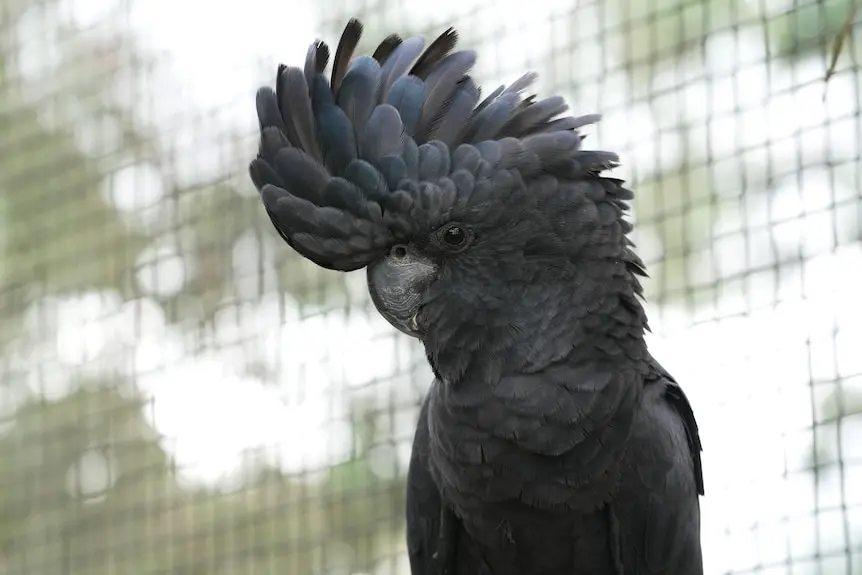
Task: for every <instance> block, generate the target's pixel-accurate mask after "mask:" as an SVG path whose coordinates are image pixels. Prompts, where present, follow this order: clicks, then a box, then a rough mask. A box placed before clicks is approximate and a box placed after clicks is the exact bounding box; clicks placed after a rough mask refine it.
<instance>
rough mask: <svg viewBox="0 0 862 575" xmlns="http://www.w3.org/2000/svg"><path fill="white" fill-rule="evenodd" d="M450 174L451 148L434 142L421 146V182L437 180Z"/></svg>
mask: <svg viewBox="0 0 862 575" xmlns="http://www.w3.org/2000/svg"><path fill="white" fill-rule="evenodd" d="M448 173H449V148H447V147H446V144H444V143H443V142H438V141H432V142H428V143H427V144H422V145H421V146H419V181H422V182H424V181H428V180H431V181H433V180H437V179H439V178H442V177H443V176H445V175H447V174H448Z"/></svg>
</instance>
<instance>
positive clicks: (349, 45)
mask: <svg viewBox="0 0 862 575" xmlns="http://www.w3.org/2000/svg"><path fill="white" fill-rule="evenodd" d="M361 38H362V23H361V22H360V21H359V20H357V19H356V18H351V19H350V21H349V22H347V26H345V27H344V32H342V34H341V39H340V40H339V41H338V48H336V49H335V61H334V62H333V64H332V80H331V81H330V82H329V84H330V86H332V93H333V94H335V95H336V96H338V90H339V88H341V82H342V80H344V75H345V74H347V67H348V66H349V65H350V60H351V59H352V58H353V52H355V51H356V46H357V45H358V44H359V40H360V39H361Z"/></svg>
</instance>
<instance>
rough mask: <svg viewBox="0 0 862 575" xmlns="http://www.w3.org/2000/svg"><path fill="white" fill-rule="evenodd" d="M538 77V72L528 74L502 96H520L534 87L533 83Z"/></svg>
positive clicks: (509, 87)
mask: <svg viewBox="0 0 862 575" xmlns="http://www.w3.org/2000/svg"><path fill="white" fill-rule="evenodd" d="M538 77H539V75H538V74H537V73H536V72H527V73H525V74H524V75H522V76H521V77H520V78H518V79H517V80H515V81H514V82H512V83H511V84H509V86H508V87H506V88H505V89H504V90H503V92H502V94H520V93H521V92H523V91H524V90H526V89H527V88H529V87H530V86H532V84H533V82H535V81H536V79H537V78H538Z"/></svg>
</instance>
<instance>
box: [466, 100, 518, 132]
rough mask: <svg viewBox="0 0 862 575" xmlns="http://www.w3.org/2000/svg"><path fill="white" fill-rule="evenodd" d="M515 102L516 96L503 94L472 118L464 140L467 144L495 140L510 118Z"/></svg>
mask: <svg viewBox="0 0 862 575" xmlns="http://www.w3.org/2000/svg"><path fill="white" fill-rule="evenodd" d="M517 102H518V96H517V94H504V95H501V96H500V97H499V98H497V99H495V100H494V101H493V102H491V103H490V104H489V105H488V107H487V108H485V109H484V110H482V111H481V112H480V113H479V114H477V115H475V116H474V117H473V120H472V122H471V123H470V127H469V128H468V129H467V132H466V133H465V136H464V139H465V140H466V141H468V142H481V141H483V140H491V139H493V138H495V137H496V136H497V134H498V133H499V131H500V128H502V127H503V126H504V125H505V123H506V122H507V121H508V120H509V118H510V117H511V115H512V112H513V110H514V109H515V105H516V104H517Z"/></svg>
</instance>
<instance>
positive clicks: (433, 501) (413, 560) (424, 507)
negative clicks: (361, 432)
mask: <svg viewBox="0 0 862 575" xmlns="http://www.w3.org/2000/svg"><path fill="white" fill-rule="evenodd" d="M427 417H428V399H427V398H426V399H425V401H424V402H423V403H422V409H421V410H420V412H419V423H418V425H417V427H416V435H415V437H414V439H413V453H412V455H411V457H410V468H409V470H408V471H407V552H408V553H409V555H410V570H411V572H412V573H413V575H431V574H432V573H436V572H437V571H438V568H437V566H436V563H435V561H434V556H435V555H436V554H437V550H438V549H437V548H438V546H439V545H440V523H441V516H442V511H443V504H442V501H441V498H440V492H439V490H438V489H437V485H436V484H435V483H434V480H433V478H432V477H431V472H430V471H429V470H428V459H429V456H430V454H429V438H428V423H427V422H428V419H427Z"/></svg>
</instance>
